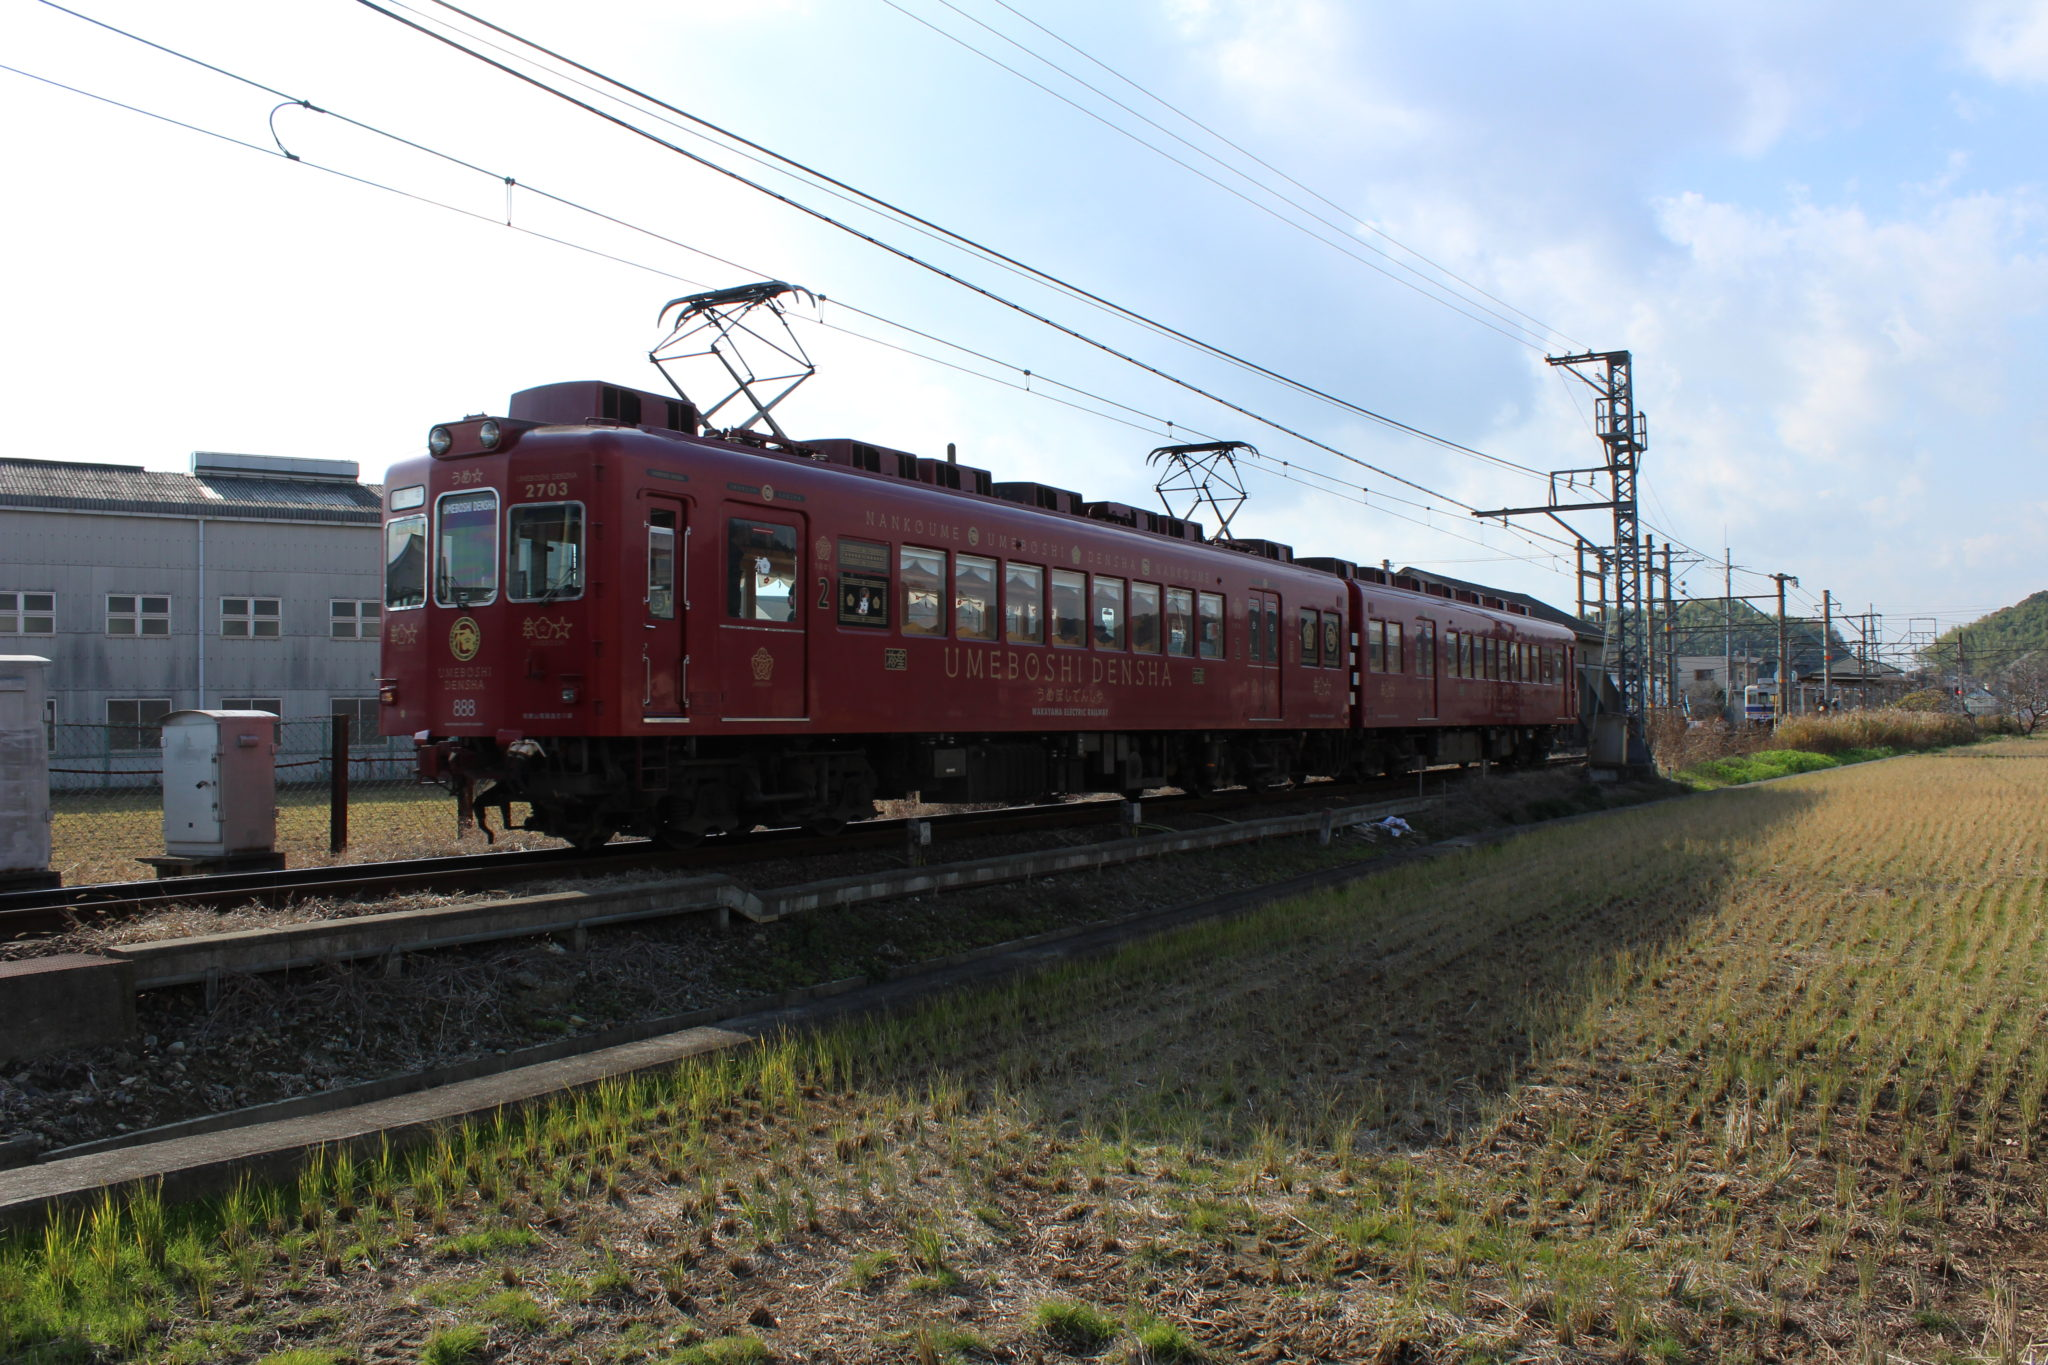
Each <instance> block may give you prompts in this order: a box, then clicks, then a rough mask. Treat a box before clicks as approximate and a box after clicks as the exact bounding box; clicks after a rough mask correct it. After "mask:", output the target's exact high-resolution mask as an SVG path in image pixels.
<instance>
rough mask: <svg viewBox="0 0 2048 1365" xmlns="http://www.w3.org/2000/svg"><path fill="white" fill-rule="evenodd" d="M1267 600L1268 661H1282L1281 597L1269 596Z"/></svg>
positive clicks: (1270, 662)
mask: <svg viewBox="0 0 2048 1365" xmlns="http://www.w3.org/2000/svg"><path fill="white" fill-rule="evenodd" d="M1265 602H1266V662H1267V663H1269V664H1277V663H1279V662H1280V599H1279V598H1277V597H1267V598H1266V599H1265Z"/></svg>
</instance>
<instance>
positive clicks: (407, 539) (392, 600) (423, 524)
mask: <svg viewBox="0 0 2048 1365" xmlns="http://www.w3.org/2000/svg"><path fill="white" fill-rule="evenodd" d="M426 604H427V519H426V518H425V517H424V516H410V517H393V518H392V519H391V520H390V521H387V522H385V523H384V605H385V606H386V607H389V608H392V609H393V610H397V609H399V608H403V607H424V606H425V605H426Z"/></svg>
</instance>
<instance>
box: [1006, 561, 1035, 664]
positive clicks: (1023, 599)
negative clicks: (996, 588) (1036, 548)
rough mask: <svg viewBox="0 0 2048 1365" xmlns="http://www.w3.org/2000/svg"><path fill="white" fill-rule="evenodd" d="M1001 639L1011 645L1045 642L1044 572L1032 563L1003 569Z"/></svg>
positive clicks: (1013, 565)
mask: <svg viewBox="0 0 2048 1365" xmlns="http://www.w3.org/2000/svg"><path fill="white" fill-rule="evenodd" d="M1003 638H1005V639H1007V640H1008V641H1009V642H1010V643H1011V644H1013V645H1036V644H1043V643H1045V570H1044V569H1041V568H1039V567H1038V566H1037V565H1036V564H1010V565H1008V566H1007V567H1006V568H1005V570H1004V575H1003Z"/></svg>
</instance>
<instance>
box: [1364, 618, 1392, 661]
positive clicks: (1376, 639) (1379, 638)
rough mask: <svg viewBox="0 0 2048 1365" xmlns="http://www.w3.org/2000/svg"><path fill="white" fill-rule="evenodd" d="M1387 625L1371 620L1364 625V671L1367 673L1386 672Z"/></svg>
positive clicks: (1383, 622)
mask: <svg viewBox="0 0 2048 1365" xmlns="http://www.w3.org/2000/svg"><path fill="white" fill-rule="evenodd" d="M1386 633H1387V623H1386V622H1385V621H1379V620H1373V621H1367V622H1366V623H1365V670H1366V672H1368V673H1384V672H1386V671H1387V640H1386Z"/></svg>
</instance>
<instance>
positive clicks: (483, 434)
mask: <svg viewBox="0 0 2048 1365" xmlns="http://www.w3.org/2000/svg"><path fill="white" fill-rule="evenodd" d="M504 434H505V433H503V432H502V431H500V430H498V424H497V423H496V422H486V423H484V424H483V425H482V426H480V427H478V428H477V429H476V439H477V440H478V441H479V442H480V443H482V445H483V448H484V449H485V450H496V449H497V448H498V441H499V439H500V438H501V437H503V436H504Z"/></svg>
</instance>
